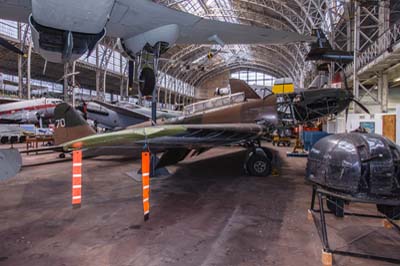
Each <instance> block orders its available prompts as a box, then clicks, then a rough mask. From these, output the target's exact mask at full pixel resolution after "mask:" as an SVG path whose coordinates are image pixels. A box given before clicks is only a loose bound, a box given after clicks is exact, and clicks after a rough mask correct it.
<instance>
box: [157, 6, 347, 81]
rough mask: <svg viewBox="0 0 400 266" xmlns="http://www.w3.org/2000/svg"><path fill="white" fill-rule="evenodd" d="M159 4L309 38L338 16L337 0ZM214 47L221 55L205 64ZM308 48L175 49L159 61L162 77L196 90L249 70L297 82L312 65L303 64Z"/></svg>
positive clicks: (206, 47) (212, 17) (259, 46)
mask: <svg viewBox="0 0 400 266" xmlns="http://www.w3.org/2000/svg"><path fill="white" fill-rule="evenodd" d="M156 2H157V3H159V4H163V5H166V6H168V7H171V8H175V9H180V10H183V11H185V12H189V13H193V14H195V15H198V16H202V17H205V18H209V19H216V20H221V21H228V22H232V23H242V24H247V25H254V26H259V27H267V28H273V29H279V30H287V31H293V32H297V33H301V34H305V35H310V34H311V30H312V29H313V28H318V27H321V28H323V29H325V30H327V31H329V30H330V27H331V26H332V25H333V22H332V21H333V20H335V18H334V17H333V16H337V14H338V13H340V9H341V8H342V5H341V4H340V1H339V0H156ZM211 48H213V49H214V50H219V49H221V52H220V53H218V54H217V55H216V56H214V57H213V58H212V59H211V60H208V59H207V57H206V55H207V53H208V52H209V51H210V49H211ZM307 50H308V44H304V43H298V44H290V45H262V44H259V45H240V46H238V45H233V46H224V47H222V48H221V47H218V46H213V47H211V46H205V45H190V46H175V47H173V48H172V49H170V50H169V51H168V52H167V54H166V55H165V56H166V57H167V58H169V59H170V60H165V61H163V62H161V70H162V71H163V72H164V73H167V74H169V75H172V76H175V77H176V78H178V79H181V80H183V81H185V82H187V83H189V84H190V85H194V86H200V85H201V84H202V82H203V81H204V80H205V78H206V77H210V76H215V75H216V74H217V73H222V72H224V71H227V70H232V69H236V68H240V67H248V68H252V69H256V70H262V71H264V72H266V73H268V74H270V75H272V76H275V77H287V76H289V77H291V78H293V80H295V82H296V83H298V84H301V79H302V77H303V76H304V75H305V72H307V71H309V70H310V68H311V65H310V64H309V63H306V62H305V61H304V57H305V54H306V53H307Z"/></svg>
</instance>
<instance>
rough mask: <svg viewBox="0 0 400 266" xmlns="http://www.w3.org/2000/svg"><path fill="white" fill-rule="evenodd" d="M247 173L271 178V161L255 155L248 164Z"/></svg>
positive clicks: (265, 157)
mask: <svg viewBox="0 0 400 266" xmlns="http://www.w3.org/2000/svg"><path fill="white" fill-rule="evenodd" d="M246 167H247V171H248V172H249V173H250V174H251V175H252V176H269V175H270V174H271V170H272V165H271V160H270V159H269V158H268V157H267V156H264V155H261V154H257V153H253V154H252V155H251V156H250V158H249V159H248V160H247V163H246Z"/></svg>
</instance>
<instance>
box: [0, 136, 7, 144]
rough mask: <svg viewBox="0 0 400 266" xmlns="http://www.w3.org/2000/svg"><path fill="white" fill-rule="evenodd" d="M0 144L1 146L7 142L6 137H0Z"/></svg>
mask: <svg viewBox="0 0 400 266" xmlns="http://www.w3.org/2000/svg"><path fill="white" fill-rule="evenodd" d="M0 142H1V144H6V143H7V142H8V137H6V136H3V137H1V140H0Z"/></svg>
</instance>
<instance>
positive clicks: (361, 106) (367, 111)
mask: <svg viewBox="0 0 400 266" xmlns="http://www.w3.org/2000/svg"><path fill="white" fill-rule="evenodd" d="M342 75H343V78H344V87H345V89H346V90H347V91H351V90H350V88H349V86H348V84H347V77H346V74H345V73H344V72H342ZM351 101H352V102H354V103H355V104H357V105H358V107H360V108H361V109H362V110H363V111H364V112H366V113H367V114H371V113H370V112H369V110H368V108H367V107H365V106H364V105H363V104H362V103H361V102H360V101H359V100H357V99H355V98H354V95H353V96H352V98H351ZM348 117H349V107H347V108H346V115H345V123H346V132H347V119H348Z"/></svg>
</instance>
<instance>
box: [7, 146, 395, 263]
mask: <svg viewBox="0 0 400 266" xmlns="http://www.w3.org/2000/svg"><path fill="white" fill-rule="evenodd" d="M285 152H286V148H280V149H279V153H280V156H281V157H282V159H283V160H282V162H281V171H280V172H281V175H280V176H276V177H274V176H271V177H268V178H257V177H248V176H245V175H244V174H243V171H242V160H243V157H244V152H243V151H241V150H239V149H227V148H218V149H214V150H212V151H209V152H207V153H205V154H203V155H201V156H200V157H197V158H195V159H191V160H188V161H185V162H183V163H181V164H179V165H178V166H177V167H173V168H172V175H171V176H170V177H168V178H157V179H155V178H153V179H152V181H151V198H150V202H151V217H150V220H149V221H148V222H143V214H142V206H141V185H140V183H138V182H136V181H134V180H133V179H132V178H130V177H128V175H127V174H126V173H127V172H130V171H132V169H133V168H135V167H136V168H137V166H138V162H133V161H131V160H123V159H116V158H113V157H107V158H105V157H103V158H97V159H90V160H84V177H83V179H84V184H83V205H82V208H81V209H72V208H71V205H70V193H71V192H70V191H71V187H70V180H71V162H70V161H64V162H59V163H57V164H48V165H40V166H32V164H35V163H43V162H45V161H49V160H52V159H53V158H55V157H56V155H52V154H50V155H44V156H38V157H34V156H29V157H25V158H24V163H25V164H29V165H31V166H29V167H24V168H23V170H22V172H21V173H20V174H19V175H18V176H17V177H16V178H14V179H12V180H8V181H3V182H1V183H0V184H1V185H0V265H13V266H18V265H31V266H34V265H40V266H46V265H49V266H50V265H51V266H70V265H71V266H72V265H96V266H102V265H113V266H114V265H118V266H128V265H134V266H141V265H147V266H151V265H182V266H190V265H193V266H195V265H196V266H199V265H204V266H206V265H207V266H208V265H209V266H211V265H218V266H219V265H221V266H222V265H243V266H245V265H246V266H247V265H296V266H298V265H321V248H322V247H321V244H320V240H319V237H318V235H317V231H316V229H315V227H314V224H313V223H312V222H310V221H308V220H307V208H308V207H309V202H310V194H311V188H310V187H309V186H308V185H306V184H305V182H304V172H305V164H306V159H305V158H286V157H285V156H284V155H285ZM112 159H113V160H112ZM360 208H362V210H364V211H369V212H372V213H376V210H375V208H374V207H373V206H371V207H368V208H366V209H365V207H359V206H355V209H360ZM328 224H329V230H330V232H331V234H330V235H329V236H330V238H331V241H332V246H333V247H343V246H344V247H345V246H346V243H348V242H350V241H352V240H354V239H356V238H357V237H358V236H360V235H364V234H365V232H372V233H370V234H368V235H366V236H364V237H363V238H361V240H359V241H356V242H354V243H353V245H352V250H354V249H357V250H362V251H366V250H369V251H371V250H372V252H375V253H377V254H379V252H381V253H382V252H383V253H386V254H388V255H391V256H395V255H397V256H399V257H400V254H399V253H398V248H399V247H400V237H399V235H398V234H396V232H395V231H394V230H387V229H383V228H382V226H381V221H379V220H378V221H374V220H370V219H364V218H363V219H360V218H355V217H346V218H345V219H344V220H343V219H335V218H329V219H328ZM334 265H352V266H353V265H393V264H389V263H386V264H385V263H381V262H376V261H368V260H362V259H356V258H349V257H340V256H335V257H334Z"/></svg>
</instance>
